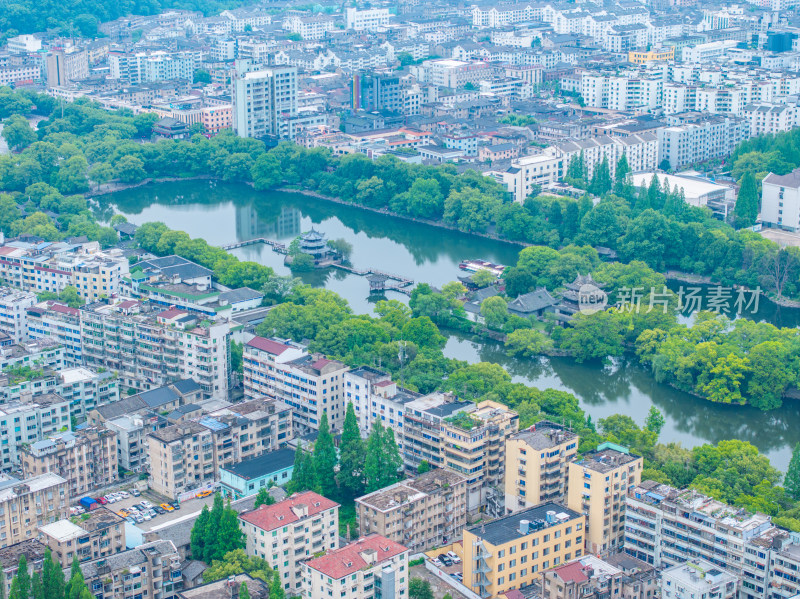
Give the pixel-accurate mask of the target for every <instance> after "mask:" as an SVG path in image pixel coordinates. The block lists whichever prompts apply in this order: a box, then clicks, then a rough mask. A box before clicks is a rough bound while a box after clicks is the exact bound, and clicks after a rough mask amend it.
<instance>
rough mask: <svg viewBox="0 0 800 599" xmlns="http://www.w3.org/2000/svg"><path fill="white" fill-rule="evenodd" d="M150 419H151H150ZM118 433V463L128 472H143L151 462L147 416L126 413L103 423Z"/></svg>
mask: <svg viewBox="0 0 800 599" xmlns="http://www.w3.org/2000/svg"><path fill="white" fill-rule="evenodd" d="M148 420H149V419H148ZM103 426H105V427H106V428H107V429H108V430H110V431H113V432H114V433H116V435H117V463H118V464H119V466H120V468H123V469H124V470H127V471H128V472H143V471H144V470H145V469H146V467H147V466H148V464H149V463H150V460H149V455H148V444H147V433H148V432H150V425H149V423H148V427H147V428H146V427H145V417H144V416H138V415H130V414H125V415H124V416H120V417H118V418H114V419H112V420H107V421H106V422H104V423H103Z"/></svg>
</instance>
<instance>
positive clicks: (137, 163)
mask: <svg viewBox="0 0 800 599" xmlns="http://www.w3.org/2000/svg"><path fill="white" fill-rule="evenodd" d="M114 175H115V176H116V177H117V179H119V180H120V181H122V182H123V183H139V182H140V181H142V180H144V179H145V177H147V171H145V170H144V162H143V161H142V159H141V158H139V157H138V156H132V155H126V156H123V157H122V158H120V159H119V160H118V161H117V163H116V165H114Z"/></svg>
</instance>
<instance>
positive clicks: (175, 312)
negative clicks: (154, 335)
mask: <svg viewBox="0 0 800 599" xmlns="http://www.w3.org/2000/svg"><path fill="white" fill-rule="evenodd" d="M120 307H121V308H127V306H120ZM181 314H188V312H187V311H186V310H181V309H179V308H170V309H169V310H164V311H163V312H161V314H159V315H158V317H159V318H163V319H165V320H169V319H170V318H175V317H176V316H180V315H181Z"/></svg>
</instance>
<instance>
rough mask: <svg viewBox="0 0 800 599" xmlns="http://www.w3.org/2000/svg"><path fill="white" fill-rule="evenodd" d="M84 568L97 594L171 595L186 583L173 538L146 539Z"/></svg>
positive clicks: (126, 598)
mask: <svg viewBox="0 0 800 599" xmlns="http://www.w3.org/2000/svg"><path fill="white" fill-rule="evenodd" d="M81 570H82V571H83V577H84V579H85V580H86V585H87V586H88V587H89V590H90V591H91V592H92V594H93V595H94V596H95V597H98V596H103V597H114V598H115V599H138V598H140V597H149V598H152V599H170V598H171V597H175V595H176V593H177V592H178V591H180V590H181V588H182V587H183V579H182V577H181V559H180V556H179V555H178V551H177V549H176V548H175V544H174V543H173V542H172V541H153V542H152V543H144V544H143V545H139V546H138V547H136V548H135V549H129V550H127V551H123V552H122V553H115V554H113V555H110V556H108V557H103V558H100V559H96V560H92V561H90V562H84V563H83V564H81ZM65 575H66V576H68V575H69V570H68V569H67V570H66V572H65Z"/></svg>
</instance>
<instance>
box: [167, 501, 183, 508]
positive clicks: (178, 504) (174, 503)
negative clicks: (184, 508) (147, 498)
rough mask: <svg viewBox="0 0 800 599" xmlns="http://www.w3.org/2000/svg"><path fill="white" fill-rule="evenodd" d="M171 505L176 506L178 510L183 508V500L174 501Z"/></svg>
mask: <svg viewBox="0 0 800 599" xmlns="http://www.w3.org/2000/svg"><path fill="white" fill-rule="evenodd" d="M170 505H171V506H172V507H173V508H175V509H176V510H179V509H181V502H180V501H173V502H172V503H170Z"/></svg>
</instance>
